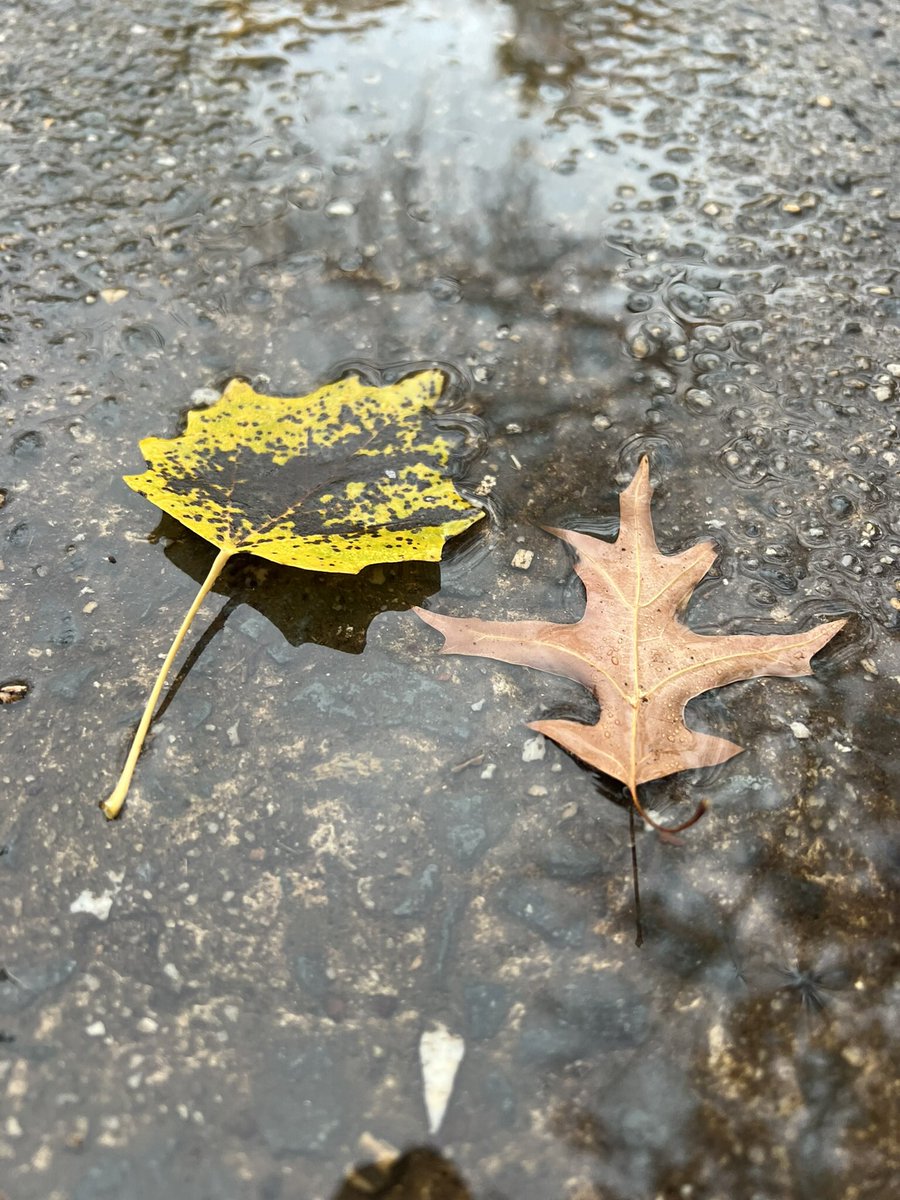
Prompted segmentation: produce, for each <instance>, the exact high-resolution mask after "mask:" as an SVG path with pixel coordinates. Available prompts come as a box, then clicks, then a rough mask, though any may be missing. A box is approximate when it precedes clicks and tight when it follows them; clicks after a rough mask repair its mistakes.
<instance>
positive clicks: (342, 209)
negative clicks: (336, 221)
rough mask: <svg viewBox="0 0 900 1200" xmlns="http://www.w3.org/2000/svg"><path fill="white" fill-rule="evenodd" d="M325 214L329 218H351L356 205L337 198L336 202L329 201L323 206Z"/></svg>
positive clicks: (342, 198) (350, 201)
mask: <svg viewBox="0 0 900 1200" xmlns="http://www.w3.org/2000/svg"><path fill="white" fill-rule="evenodd" d="M325 212H326V213H327V214H328V216H329V217H352V216H353V214H354V213H355V212H356V205H355V204H354V203H353V201H352V200H347V199H345V198H344V197H338V199H337V200H329V202H328V203H327V204H326V205H325Z"/></svg>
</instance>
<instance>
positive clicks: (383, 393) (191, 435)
mask: <svg viewBox="0 0 900 1200" xmlns="http://www.w3.org/2000/svg"><path fill="white" fill-rule="evenodd" d="M443 380H444V376H443V375H442V374H441V372H440V371H421V372H419V373H418V374H415V375H410V376H408V377H407V378H406V379H402V380H400V382H398V383H395V384H391V385H389V386H386V387H373V386H371V385H369V384H367V383H365V382H364V381H363V380H361V379H359V378H357V377H356V376H349V377H348V378H346V379H340V380H338V381H337V382H336V383H332V384H328V385H327V386H326V387H323V388H320V389H319V390H318V391H316V392H312V393H311V394H310V395H308V396H297V397H288V398H285V397H278V396H264V395H260V394H259V393H257V392H255V391H254V390H253V388H251V387H250V386H249V385H248V384H246V383H242V382H241V381H240V380H233V381H232V382H231V383H230V384H229V385H228V387H227V388H226V389H225V391H224V393H223V395H222V397H221V399H220V400H218V401H217V402H216V403H215V404H213V405H212V406H210V407H209V408H206V409H200V410H197V411H195V412H192V413H190V414H189V415H188V420H187V428H186V430H185V432H184V433H183V434H182V435H181V436H180V437H177V438H171V439H163V438H145V439H144V440H143V441H142V442H141V444H140V445H141V452H142V453H143V455H144V458H145V459H146V460H147V470H146V471H144V472H143V473H142V474H140V475H128V476H126V477H125V482H126V483H127V484H128V485H129V486H130V487H132V488H134V490H135V491H136V492H139V493H140V494H141V495H142V496H146V498H147V499H148V500H150V501H152V502H153V503H154V504H155V505H157V506H158V507H159V508H161V509H162V510H163V511H164V512H167V513H169V514H170V515H171V516H173V517H176V518H177V519H178V520H179V521H181V522H182V523H183V524H184V525H186V526H188V528H190V529H192V530H193V531H194V532H195V533H198V534H200V536H201V537H203V538H205V539H206V540H207V541H209V542H211V543H212V544H213V545H214V546H216V547H218V550H219V553H218V555H217V556H216V559H215V561H214V563H213V565H212V568H211V569H210V572H209V574H208V576H207V578H206V580H205V581H204V583H203V585H202V586H201V588H200V591H199V593H198V595H197V598H196V599H195V601H194V603H193V604H192V605H191V608H190V610H189V612H188V614H187V616H186V617H185V619H184V621H183V623H182V625H181V628H180V629H179V631H178V634H177V635H176V637H175V640H174V642H173V643H172V646H171V648H170V650H169V653H168V654H167V656H166V659H165V661H164V663H163V665H162V668H161V670H160V673H159V676H158V678H157V680H156V684H155V685H154V688H153V690H152V692H151V694H150V698H149V700H148V703H147V707H146V708H145V710H144V714H143V716H142V718H141V722H140V724H139V725H138V729H137V732H136V734H135V737H134V741H133V743H132V746H131V750H130V752H129V755H128V759H127V761H126V763H125V768H124V770H123V772H122V775H121V777H120V779H119V782H118V784H117V786H116V788H115V789H114V790H113V792H112V794H111V795H110V796H109V797H108V799H106V800H105V801H104V802H103V804H102V805H101V808H102V809H103V811H104V813H105V814H106V816H107V817H109V818H112V817H115V816H117V815H118V813H119V811H120V810H121V807H122V804H123V803H124V800H125V796H126V794H127V792H128V788H129V786H130V783H131V778H132V775H133V774H134V768H135V764H136V763H137V759H138V756H139V755H140V752H141V747H142V746H143V743H144V739H145V737H146V734H147V730H148V729H149V727H150V722H151V720H152V717H153V712H154V710H155V708H156V704H157V701H158V699H159V696H160V693H161V691H162V687H163V684H164V682H165V679H166V677H167V675H168V673H169V670H170V669H171V667H172V664H173V662H174V660H175V657H176V655H177V653H178V650H179V648H180V646H181V643H182V641H183V640H184V636H185V634H186V633H187V631H188V628H189V627H190V624H191V622H192V621H193V619H194V617H195V615H196V613H197V611H198V610H199V608H200V605H201V604H202V603H203V600H204V598H205V597H206V595H207V594H208V593H209V591H210V589H211V588H212V587H213V585H214V584H215V582H216V580H217V578H218V577H219V575H220V574H221V572H222V570H223V568H224V567H225V564H226V563H227V562H228V560H229V559H230V558H231V557H232V555H234V554H238V553H251V554H256V555H259V556H260V557H262V558H267V559H270V560H272V561H273V562H277V563H282V564H285V565H287V566H292V567H303V568H306V569H308V570H314V571H340V572H343V573H345V574H356V573H357V572H359V571H361V570H362V569H363V567H366V566H369V565H371V564H372V563H387V562H400V561H402V560H410V559H412V560H417V561H425V562H436V561H438V560H439V559H440V557H441V553H442V551H443V547H444V543H445V542H446V540H447V539H448V538H450V537H453V536H454V535H455V534H458V533H461V532H462V531H463V530H464V529H467V528H468V527H469V526H470V525H472V524H473V523H474V522H475V521H477V520H478V519H479V518H480V517H481V516H482V515H483V514H482V512H481V510H480V509H477V508H474V507H473V506H472V505H471V504H469V503H468V502H467V501H466V500H464V499H463V497H462V496H460V494H459V493H458V492H457V490H456V488H455V487H454V486H453V483H452V481H451V479H450V478H449V477H448V473H447V467H448V464H449V460H450V454H451V443H450V440H449V439H448V438H447V437H446V436H445V435H444V434H442V433H441V432H440V430H439V429H438V428H437V427H436V425H435V423H434V422H433V421H430V420H429V414H430V412H431V410H432V409H433V407H434V405H435V403H436V401H437V400H438V398H439V397H440V394H441V389H442V387H443Z"/></svg>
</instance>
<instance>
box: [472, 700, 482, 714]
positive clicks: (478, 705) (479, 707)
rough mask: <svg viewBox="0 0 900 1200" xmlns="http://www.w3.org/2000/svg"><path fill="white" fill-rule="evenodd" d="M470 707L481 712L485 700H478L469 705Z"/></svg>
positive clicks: (473, 710)
mask: <svg viewBox="0 0 900 1200" xmlns="http://www.w3.org/2000/svg"><path fill="white" fill-rule="evenodd" d="M469 708H471V710H472V712H481V710H482V709H483V708H484V700H476V701H475V703H474V704H470V705H469Z"/></svg>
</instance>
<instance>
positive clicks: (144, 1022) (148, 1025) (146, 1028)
mask: <svg viewBox="0 0 900 1200" xmlns="http://www.w3.org/2000/svg"><path fill="white" fill-rule="evenodd" d="M137 1027H138V1033H156V1032H157V1030H158V1029H159V1026H158V1025H157V1023H156V1022H155V1021H154V1020H153V1018H152V1017H141V1019H140V1020H139V1021H138V1023H137Z"/></svg>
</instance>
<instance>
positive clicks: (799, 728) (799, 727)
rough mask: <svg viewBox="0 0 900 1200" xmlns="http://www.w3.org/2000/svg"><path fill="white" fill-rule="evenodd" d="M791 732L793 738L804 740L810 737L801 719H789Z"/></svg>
mask: <svg viewBox="0 0 900 1200" xmlns="http://www.w3.org/2000/svg"><path fill="white" fill-rule="evenodd" d="M791 733H792V734H793V735H794V737H795V738H799V739H800V740H801V741H805V739H806V738H809V737H812V734H811V733H810V731H809V729H808V727H807V726H806V725H804V724H803V722H802V721H791Z"/></svg>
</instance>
